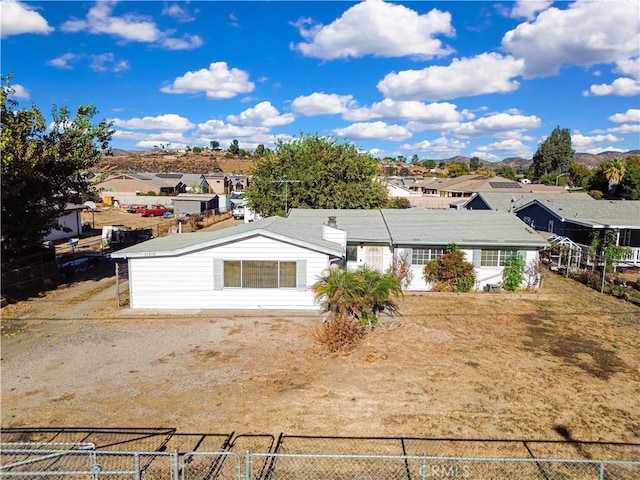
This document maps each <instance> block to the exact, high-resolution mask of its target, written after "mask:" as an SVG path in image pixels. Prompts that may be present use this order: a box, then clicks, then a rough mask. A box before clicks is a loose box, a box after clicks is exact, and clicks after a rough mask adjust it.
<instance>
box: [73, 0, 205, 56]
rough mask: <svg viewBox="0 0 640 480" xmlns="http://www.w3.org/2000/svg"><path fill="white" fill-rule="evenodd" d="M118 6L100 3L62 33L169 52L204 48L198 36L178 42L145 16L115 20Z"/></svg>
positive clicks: (107, 1) (109, 0) (106, 0)
mask: <svg viewBox="0 0 640 480" xmlns="http://www.w3.org/2000/svg"><path fill="white" fill-rule="evenodd" d="M116 4H117V2H116V1H113V0H105V1H99V2H96V3H95V4H94V5H93V6H92V7H91V8H90V9H89V12H88V13H87V15H86V17H85V18H84V19H77V18H74V19H72V20H67V21H66V22H64V23H63V24H62V27H61V29H62V31H63V32H72V33H73V32H89V33H92V34H95V35H112V36H114V37H118V38H121V39H123V40H125V41H129V42H142V43H156V44H158V45H160V46H161V47H164V48H166V49H168V50H190V49H194V48H198V47H200V46H201V45H202V44H203V41H202V39H201V38H200V37H199V36H197V35H184V36H183V37H182V38H174V37H172V34H173V33H174V32H173V31H162V30H160V29H159V28H158V26H157V25H156V23H155V22H154V21H153V19H151V18H149V17H146V16H143V15H138V14H133V13H127V14H124V15H121V16H115V15H113V9H114V8H115V6H116ZM125 5H126V3H125ZM169 8H170V7H169ZM170 11H171V10H170ZM174 12H175V10H174Z"/></svg>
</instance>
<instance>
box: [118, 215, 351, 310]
mask: <svg viewBox="0 0 640 480" xmlns="http://www.w3.org/2000/svg"><path fill="white" fill-rule="evenodd" d="M345 242H346V236H345V233H344V231H341V230H339V229H337V228H333V227H330V226H328V225H321V224H319V225H315V226H309V225H305V224H300V223H295V222H291V221H289V220H287V219H284V218H280V217H271V218H266V219H263V220H258V221H255V222H252V223H246V224H242V225H238V226H234V227H230V228H226V229H223V230H218V231H215V232H195V233H183V234H175V235H169V236H166V237H159V238H154V239H152V240H149V241H147V242H143V243H139V244H137V245H134V246H131V247H128V248H125V249H123V250H119V251H117V252H114V253H113V254H112V255H111V256H112V258H114V259H116V260H118V259H120V260H124V259H126V260H127V261H128V264H129V292H130V299H129V304H130V306H131V307H132V308H161V309H163V308H164V309H166V308H172V309H173V308H175V309H191V308H203V309H260V308H266V309H269V308H276V309H315V308H317V305H316V303H315V299H314V296H313V293H312V291H311V290H310V288H309V286H310V285H312V284H313V283H315V282H316V281H317V279H318V278H319V277H320V276H321V275H322V273H323V272H324V271H325V270H326V269H327V268H329V266H330V265H331V264H333V263H340V262H341V261H342V259H343V257H344V255H345Z"/></svg>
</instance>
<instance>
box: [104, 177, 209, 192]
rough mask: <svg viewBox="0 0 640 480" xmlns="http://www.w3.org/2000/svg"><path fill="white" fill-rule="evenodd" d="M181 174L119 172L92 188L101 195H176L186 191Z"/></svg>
mask: <svg viewBox="0 0 640 480" xmlns="http://www.w3.org/2000/svg"><path fill="white" fill-rule="evenodd" d="M182 176H183V174H182V173H119V174H115V175H111V176H109V177H107V178H106V179H105V180H103V181H102V182H99V183H96V184H95V185H94V188H95V189H96V190H97V191H98V193H99V194H100V196H102V197H104V196H105V195H106V196H113V195H115V194H133V195H135V194H136V193H138V192H142V193H151V192H153V193H154V194H157V195H160V194H164V195H177V194H178V193H185V192H186V191H187V185H186V184H185V183H183V182H182ZM203 181H204V180H203Z"/></svg>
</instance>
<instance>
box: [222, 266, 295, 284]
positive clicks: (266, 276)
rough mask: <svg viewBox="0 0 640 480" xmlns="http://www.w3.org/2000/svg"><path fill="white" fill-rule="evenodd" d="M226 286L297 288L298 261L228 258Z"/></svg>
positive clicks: (225, 269)
mask: <svg viewBox="0 0 640 480" xmlns="http://www.w3.org/2000/svg"><path fill="white" fill-rule="evenodd" d="M224 286H225V287H236V288H296V262H279V261H275V260H267V261H265V260H226V261H225V262H224Z"/></svg>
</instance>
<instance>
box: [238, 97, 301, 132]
mask: <svg viewBox="0 0 640 480" xmlns="http://www.w3.org/2000/svg"><path fill="white" fill-rule="evenodd" d="M294 120H295V116H294V115H293V114H291V113H285V114H283V115H281V114H280V112H279V111H278V109H277V108H275V107H274V106H273V105H271V102H260V103H258V104H257V105H256V106H255V107H253V108H248V109H247V110H245V111H244V112H242V113H241V114H240V115H229V116H228V117H227V121H228V122H229V123H235V124H238V125H246V126H255V127H277V126H281V125H288V124H290V123H292V122H293V121H294Z"/></svg>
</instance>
